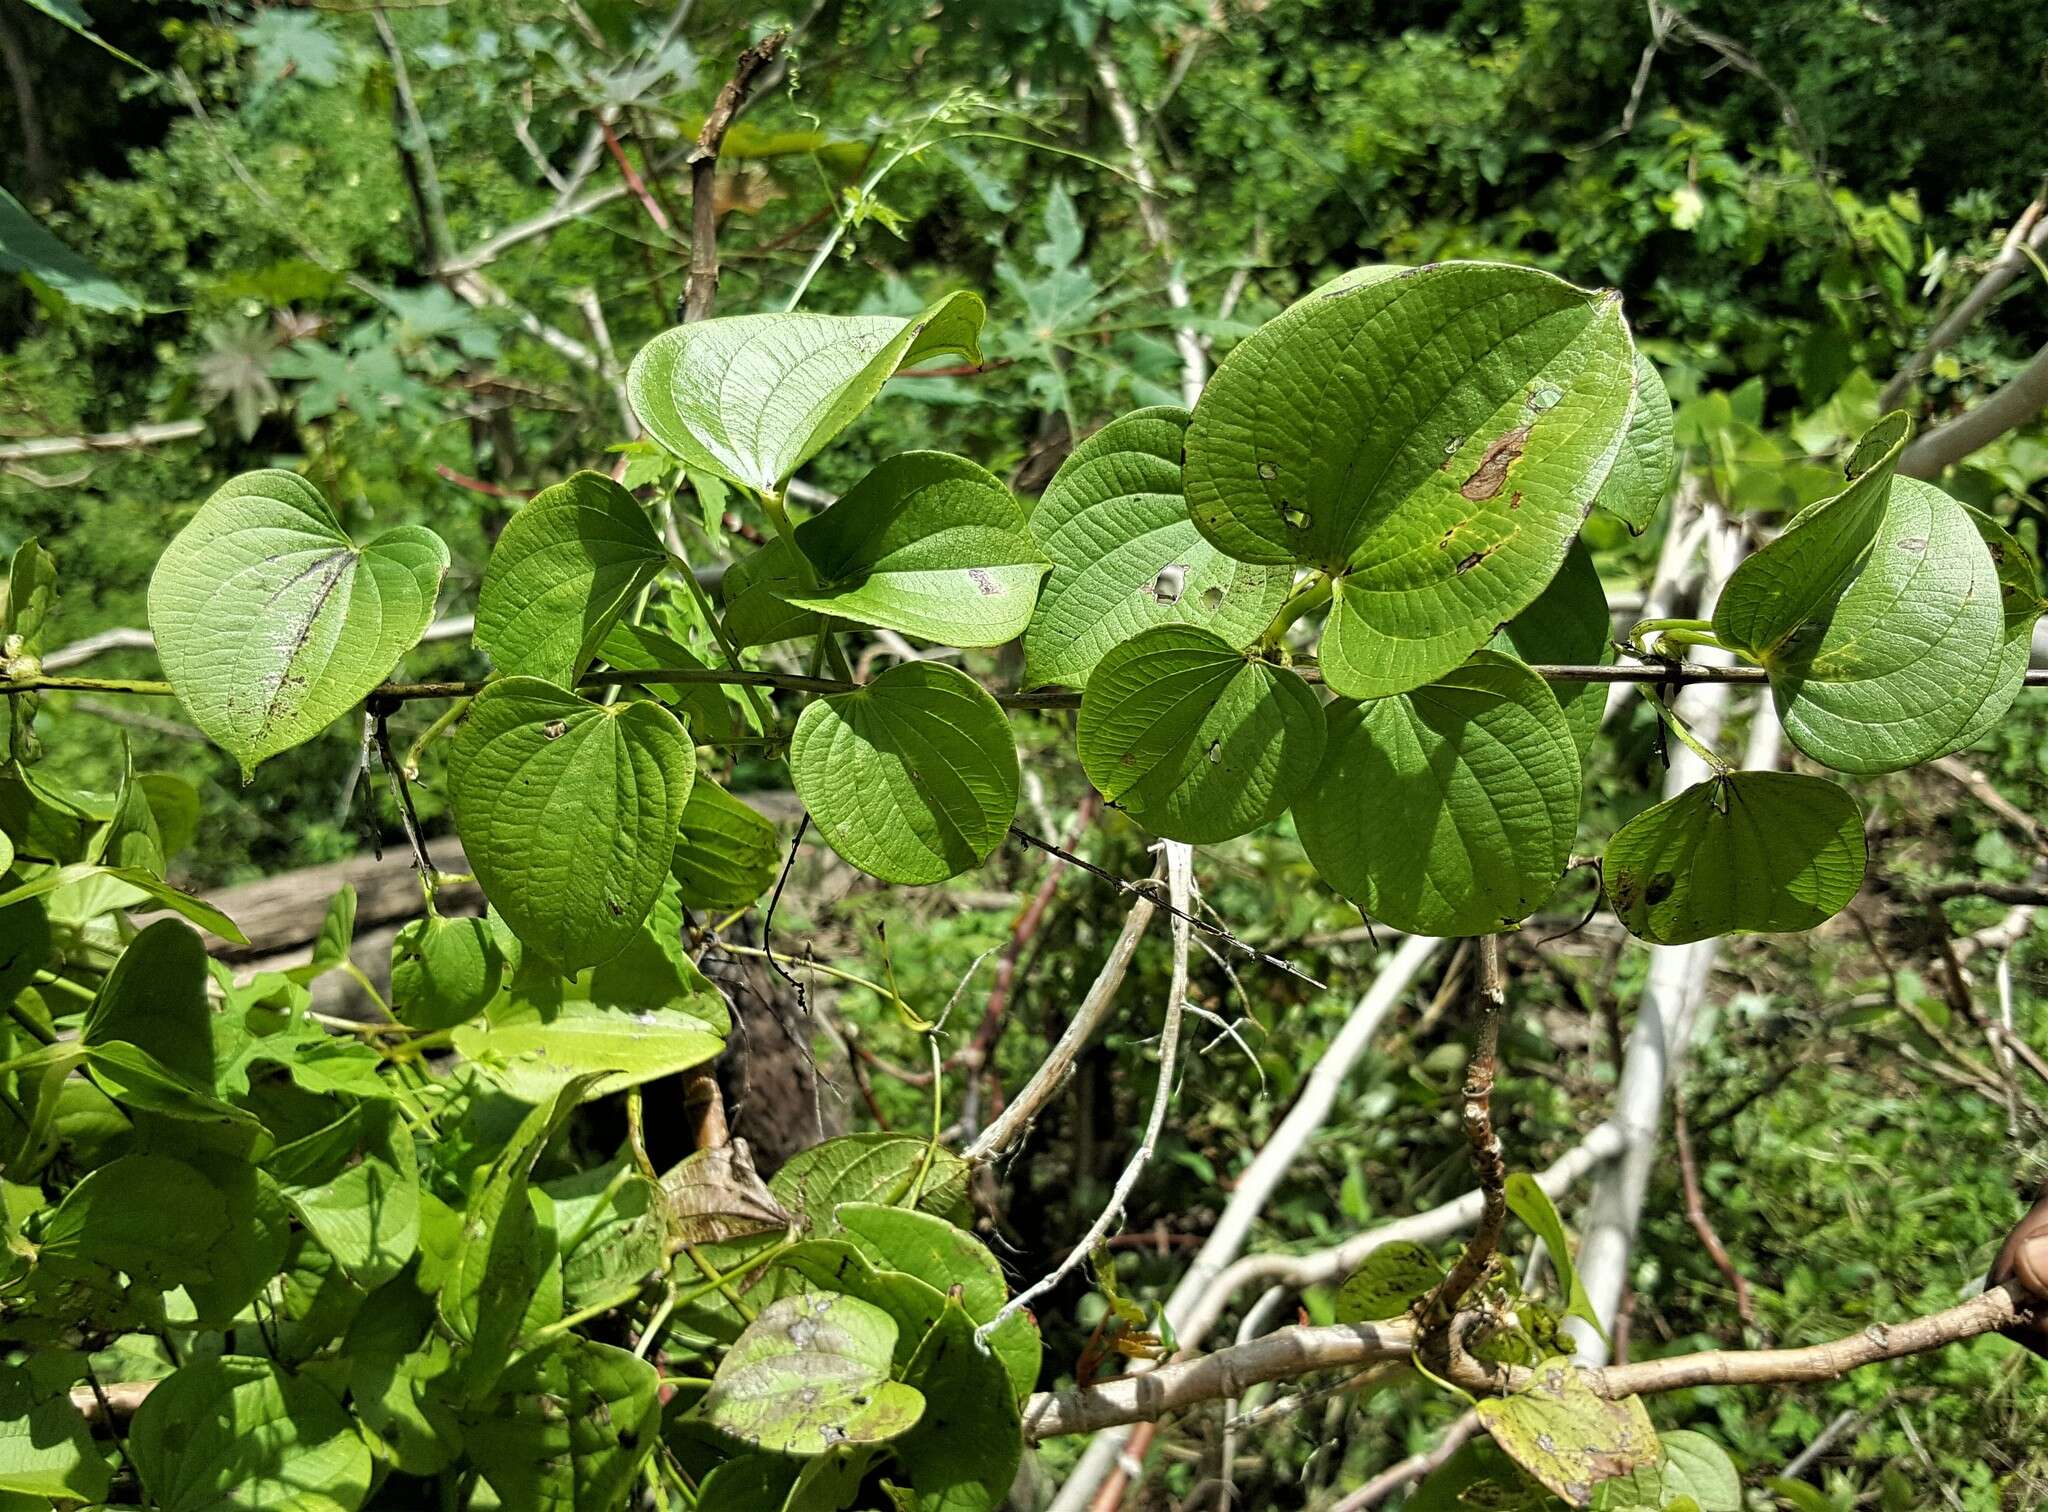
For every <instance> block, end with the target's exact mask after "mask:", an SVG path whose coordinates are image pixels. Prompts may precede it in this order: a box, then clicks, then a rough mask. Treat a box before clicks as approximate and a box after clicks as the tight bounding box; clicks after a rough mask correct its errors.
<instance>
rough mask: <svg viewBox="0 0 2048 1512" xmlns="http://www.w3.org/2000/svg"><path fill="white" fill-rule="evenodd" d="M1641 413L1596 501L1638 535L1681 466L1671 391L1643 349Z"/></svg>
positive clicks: (1639, 389) (1631, 425)
mask: <svg viewBox="0 0 2048 1512" xmlns="http://www.w3.org/2000/svg"><path fill="white" fill-rule="evenodd" d="M1635 374H1636V411H1635V416H1634V418H1633V419H1631V420H1630V421H1629V423H1628V435H1627V437H1626V438H1625V439H1624V440H1623V442H1622V446H1621V455H1620V456H1618V457H1616V458H1615V459H1614V471H1613V472H1611V473H1609V474H1608V475H1607V481H1606V482H1605V483H1604V484H1602V485H1601V487H1600V493H1599V496H1598V497H1597V498H1595V499H1594V500H1593V502H1594V504H1595V505H1596V506H1598V507H1599V508H1601V509H1604V510H1606V511H1607V512H1608V513H1609V514H1611V515H1613V516H1614V517H1615V518H1616V519H1618V520H1620V521H1621V522H1622V523H1623V524H1625V525H1626V526H1628V528H1629V529H1630V530H1632V531H1634V532H1635V533H1636V534H1637V535H1641V534H1642V533H1643V532H1644V531H1645V530H1647V529H1649V528H1650V522H1651V521H1652V520H1654V519H1656V518H1657V510H1658V507H1659V506H1660V505H1662V504H1663V502H1664V490H1665V489H1666V488H1668V487H1669V486H1670V484H1671V475H1672V473H1673V472H1674V471H1675V470H1676V469H1677V467H1678V446H1677V442H1676V441H1675V439H1674V437H1673V426H1672V416H1671V395H1670V394H1669V393H1667V392H1666V391H1665V388H1664V379H1663V378H1662V377H1661V376H1660V375H1659V374H1658V372H1657V369H1656V368H1655V367H1654V366H1653V365H1652V364H1651V362H1650V359H1649V358H1647V357H1645V356H1644V355H1643V354H1642V353H1641V352H1638V353H1636V361H1635Z"/></svg>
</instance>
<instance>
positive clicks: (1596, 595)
mask: <svg viewBox="0 0 2048 1512" xmlns="http://www.w3.org/2000/svg"><path fill="white" fill-rule="evenodd" d="M1490 649H1492V650H1495V651H1505V652H1508V653H1510V654H1512V655H1513V656H1515V657H1516V658H1517V659H1519V660H1521V661H1524V662H1528V663H1531V664H1532V665H1533V664H1536V663H1557V664H1562V665H1564V666H1602V667H1604V666H1606V665H1607V664H1608V663H1610V662H1612V661H1613V660H1614V618H1613V615H1612V613H1611V611H1610V610H1609V609H1608V607H1607V590H1606V589H1604V588H1602V587H1601V586H1600V574H1599V572H1598V571H1597V570H1596V569H1595V568H1594V566H1593V556H1592V553H1591V552H1589V551H1587V550H1586V543H1585V542H1583V541H1574V542H1573V543H1572V549H1571V550H1570V551H1569V552H1567V553H1565V559H1564V566H1563V567H1561V568H1559V569H1558V574H1557V576H1556V577H1554V578H1552V579H1551V580H1550V586H1549V587H1548V588H1545V589H1544V590H1543V592H1542V593H1540V594H1538V595H1537V596H1536V602H1535V603H1533V604H1531V605H1530V606H1529V607H1528V608H1526V609H1524V610H1523V611H1522V612H1521V613H1520V614H1518V615H1516V616H1515V617H1514V618H1513V619H1512V620H1509V621H1508V623H1507V624H1505V625H1503V626H1502V627H1501V631H1500V634H1498V635H1496V636H1495V637H1494V638H1493V641H1492V643H1491V647H1490ZM1550 691H1551V693H1552V695H1553V696H1555V697H1556V699H1557V706H1558V707H1559V708H1560V709H1563V710H1564V718H1565V723H1566V724H1568V725H1570V726H1571V727H1572V741H1573V743H1574V744H1575V745H1577V746H1578V748H1579V760H1580V761H1582V762H1583V761H1584V760H1585V759H1586V755H1587V753H1588V752H1589V751H1591V750H1592V749H1593V742H1594V741H1595V740H1596V739H1598V738H1599V735H1600V722H1601V720H1602V719H1604V718H1605V717H1606V714H1607V684H1605V683H1596V682H1554V683H1552V684H1551V685H1550Z"/></svg>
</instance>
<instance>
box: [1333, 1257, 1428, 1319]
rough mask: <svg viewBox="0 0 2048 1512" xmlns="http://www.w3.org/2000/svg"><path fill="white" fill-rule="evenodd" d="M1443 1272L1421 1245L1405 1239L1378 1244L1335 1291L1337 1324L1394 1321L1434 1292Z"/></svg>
mask: <svg viewBox="0 0 2048 1512" xmlns="http://www.w3.org/2000/svg"><path fill="white" fill-rule="evenodd" d="M1443 1279H1444V1268H1443V1267H1442V1266H1441V1265H1438V1264H1437V1263H1436V1257H1435V1256H1434V1255H1432V1254H1430V1252H1429V1251H1428V1250H1426V1249H1424V1248H1423V1247H1422V1246H1421V1245H1419V1244H1415V1243H1412V1242H1411V1241H1409V1240H1406V1239H1395V1240H1393V1241H1391V1242H1390V1243H1387V1244H1382V1245H1381V1246H1380V1247H1379V1248H1378V1249H1376V1250H1374V1251H1373V1252H1372V1253H1371V1254H1369V1255H1367V1256H1366V1257H1365V1260H1364V1261H1363V1262H1362V1263H1361V1264H1360V1265H1359V1267H1358V1269H1357V1270H1355V1271H1353V1272H1352V1273H1351V1274H1350V1275H1348V1276H1346V1277H1345V1278H1344V1284H1343V1285H1342V1286H1340V1287H1338V1288H1337V1321H1338V1322H1339V1323H1377V1322H1379V1321H1380V1320H1381V1319H1383V1318H1398V1317H1400V1316H1401V1315H1402V1314H1403V1313H1405V1312H1407V1311H1408V1309H1409V1308H1411V1307H1413V1306H1414V1305H1415V1304H1416V1303H1417V1302H1419V1301H1421V1300H1422V1299H1423V1298H1424V1297H1426V1296H1428V1295H1429V1294H1430V1293H1431V1292H1433V1291H1435V1290H1436V1288H1437V1286H1438V1284H1439V1283H1441V1282H1442V1281H1443Z"/></svg>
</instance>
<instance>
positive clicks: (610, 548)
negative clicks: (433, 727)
mask: <svg viewBox="0 0 2048 1512" xmlns="http://www.w3.org/2000/svg"><path fill="white" fill-rule="evenodd" d="M667 564H668V548H667V547H665V546H664V545H662V543H661V537H660V536H658V535H656V534H655V533H654V525H653V522H652V521H650V520H649V519H648V518H647V511H646V510H645V509H643V508H642V507H641V506H640V504H639V503H638V502H637V501H636V500H635V499H634V498H633V496H632V495H631V494H629V493H627V492H626V490H625V489H623V488H621V487H620V486H619V485H618V484H616V483H614V482H613V481H612V480H611V479H610V478H608V477H606V476H605V475H604V474H603V473H600V472H580V473H577V474H575V475H574V476H573V477H571V478H569V479H568V480H567V481H565V482H561V483H557V484H556V485H555V486H554V487H553V488H544V489H542V490H541V491H540V492H539V493H537V494H535V495H534V496H533V497H532V498H531V499H529V500H528V501H527V502H526V503H525V504H524V505H522V506H521V507H520V510H519V512H518V513H517V514H515V515H514V516H512V519H511V522H510V523H509V524H507V525H506V526H505V533H504V534H503V535H501V536H499V537H498V544H497V545H496V546H495V547H493V548H492V550H491V560H490V565H489V567H488V568H487V569H486V570H485V572H484V585H483V590H482V592H481V593H479V594H478V596H477V604H476V643H477V644H478V645H479V646H481V647H482V648H483V649H484V650H485V651H486V652H488V653H489V655H490V658H491V661H492V663H493V664H494V665H495V666H496V667H497V669H498V670H499V671H500V672H503V673H505V674H507V675H511V676H527V677H539V678H545V679H546V680H547V681H549V682H553V683H560V684H561V685H562V686H564V687H568V686H570V685H571V684H573V683H574V682H575V681H576V679H577V678H578V677H579V676H580V675H581V674H582V672H583V669H584V668H585V667H587V666H589V665H590V659H591V658H592V657H593V656H595V655H597V651H598V647H599V646H601V645H602V644H603V643H604V639H605V636H606V635H607V634H608V633H609V632H610V630H611V628H612V626H613V625H615V624H616V623H617V622H618V620H619V617H620V616H621V615H623V614H624V613H625V612H626V611H627V610H628V609H630V608H631V607H632V605H633V600H634V598H635V597H636V596H637V595H638V594H639V593H640V592H641V590H642V589H644V588H646V587H647V586H648V585H649V584H650V583H652V582H653V581H654V579H655V578H656V577H657V576H658V575H659V574H660V572H661V569H662V568H663V567H664V566H666V565H667Z"/></svg>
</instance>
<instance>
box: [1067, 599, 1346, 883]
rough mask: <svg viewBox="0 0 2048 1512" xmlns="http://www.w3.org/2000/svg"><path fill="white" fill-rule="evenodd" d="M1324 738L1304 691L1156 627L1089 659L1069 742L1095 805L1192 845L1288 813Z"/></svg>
mask: <svg viewBox="0 0 2048 1512" xmlns="http://www.w3.org/2000/svg"><path fill="white" fill-rule="evenodd" d="M1323 740H1324V724H1323V710H1322V705H1321V704H1319V703H1318V702H1317V701H1316V695H1315V693H1314V691H1313V690H1312V689H1311V688H1310V687H1309V685H1308V684H1307V683H1305V682H1303V681H1302V680H1301V678H1300V677H1299V676H1297V675H1296V674H1295V673H1293V672H1291V671H1289V670H1288V669H1287V668H1285V667H1276V666H1274V665H1273V664H1272V663H1270V662H1264V661H1256V660H1251V659H1248V658H1247V657H1246V655H1245V653H1244V652H1242V651H1236V650H1233V649H1231V647H1230V646H1229V645H1228V644H1226V643H1225V642H1223V641H1221V640H1219V639H1217V638H1216V636H1214V635H1212V634H1210V633H1209V632H1208V631H1207V630H1202V629H1197V628H1196V627H1194V626H1192V625H1155V626H1153V627H1152V628H1151V629H1149V630H1143V631H1140V632H1139V633H1138V634H1137V635H1135V636H1133V637H1132V638H1131V639H1129V640H1127V641H1125V642H1124V643H1123V644H1122V645H1120V646H1117V647H1115V648H1114V649H1112V650H1111V651H1110V652H1109V653H1108V654H1107V655H1105V656H1104V657H1103V658H1102V659H1101V660H1100V661H1099V662H1097V663H1096V664H1095V670H1094V671H1093V672H1091V673H1090V674H1089V675H1088V690H1087V693H1086V695H1085V696H1084V697H1083V699H1082V701H1081V718H1080V725H1079V730H1078V733H1077V737H1076V743H1077V745H1078V746H1079V748H1080V753H1081V765H1082V767H1083V768H1084V769H1085V770H1086V771H1087V773H1088V780H1089V781H1090V782H1092V783H1094V784H1095V787H1096V789H1097V791H1099V792H1100V793H1101V794H1102V795H1103V797H1105V798H1108V799H1110V800H1112V801H1113V802H1117V803H1120V804H1122V805H1123V807H1124V808H1125V809H1126V810H1128V811H1129V813H1130V814H1131V816H1132V817H1133V818H1134V819H1136V820H1137V821H1138V822H1139V823H1141V824H1143V825H1145V826H1146V827H1147V828H1148V829H1150V830H1152V831H1153V832H1154V833H1156V834H1160V835H1164V836H1165V837H1166V838H1167V839H1169V840H1182V841H1186V842H1187V843H1189V844H1191V845H1206V844H1210V843H1213V842H1215V841H1219V840H1228V839H1231V838H1233V837H1234V836H1237V835H1242V834H1244V833H1246V832H1247V831H1250V830H1254V829H1257V828H1258V827H1259V826H1260V825H1262V824H1265V823H1268V822H1270V821H1271V820H1274V819H1277V818H1278V817H1279V816H1280V815H1281V814H1283V813H1285V812H1286V811H1287V806H1288V804H1290V803H1291V802H1293V801H1294V797H1295V795H1296V794H1297V793H1299V792H1300V791H1301V790H1302V788H1303V787H1304V786H1305V785H1306V784H1307V783H1308V781H1309V779H1310V778H1312V777H1313V776H1314V775H1315V772H1316V767H1317V765H1318V764H1319V763H1320V762H1321V761H1322V759H1323Z"/></svg>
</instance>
